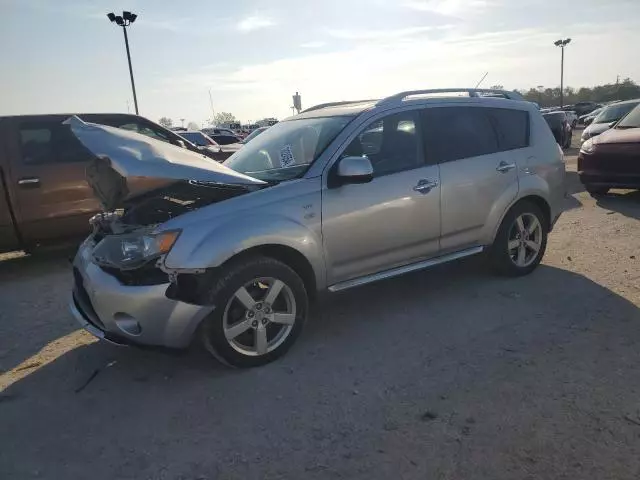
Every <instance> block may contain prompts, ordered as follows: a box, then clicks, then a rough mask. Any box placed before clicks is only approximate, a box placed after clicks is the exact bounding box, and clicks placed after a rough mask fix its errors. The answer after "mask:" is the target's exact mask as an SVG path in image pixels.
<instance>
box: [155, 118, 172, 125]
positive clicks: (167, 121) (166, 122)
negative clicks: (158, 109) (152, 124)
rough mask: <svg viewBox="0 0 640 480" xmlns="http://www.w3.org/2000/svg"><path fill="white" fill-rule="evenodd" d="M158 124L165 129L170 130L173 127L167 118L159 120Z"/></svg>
mask: <svg viewBox="0 0 640 480" xmlns="http://www.w3.org/2000/svg"><path fill="white" fill-rule="evenodd" d="M158 123H159V124H160V125H162V126H163V127H165V128H171V127H172V126H173V120H171V119H170V118H169V117H162V118H161V119H160V120H158Z"/></svg>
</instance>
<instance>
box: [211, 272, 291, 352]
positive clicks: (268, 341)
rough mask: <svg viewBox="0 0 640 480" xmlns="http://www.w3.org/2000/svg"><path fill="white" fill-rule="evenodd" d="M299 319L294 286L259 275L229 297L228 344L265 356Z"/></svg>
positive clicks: (226, 317)
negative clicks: (297, 317) (292, 288)
mask: <svg viewBox="0 0 640 480" xmlns="http://www.w3.org/2000/svg"><path fill="white" fill-rule="evenodd" d="M295 321H296V301H295V297H294V295H293V291H292V290H291V288H290V287H289V286H288V285H287V284H285V283H284V282H283V281H281V280H279V279H277V278H272V277H261V278H256V279H254V280H252V281H250V282H248V283H246V284H245V285H244V286H242V287H240V288H239V289H238V290H237V291H236V292H235V294H234V295H233V296H232V297H231V298H230V299H229V301H228V302H227V305H226V307H225V310H224V314H223V329H224V335H225V338H226V339H227V342H229V345H231V347H232V348H233V349H234V350H236V351H237V352H239V353H242V354H243V355H248V356H260V355H265V354H267V353H269V352H271V351H273V350H275V349H276V348H278V347H279V346H280V345H281V344H282V343H283V342H284V341H285V340H286V339H287V337H288V336H289V334H290V333H291V331H292V329H293V325H294V323H295Z"/></svg>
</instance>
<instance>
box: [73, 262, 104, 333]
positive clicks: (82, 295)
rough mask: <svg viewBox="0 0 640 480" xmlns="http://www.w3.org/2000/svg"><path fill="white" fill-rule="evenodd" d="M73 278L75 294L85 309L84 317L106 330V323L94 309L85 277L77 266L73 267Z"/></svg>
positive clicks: (95, 325)
mask: <svg viewBox="0 0 640 480" xmlns="http://www.w3.org/2000/svg"><path fill="white" fill-rule="evenodd" d="M73 280H74V282H73V283H74V288H73V290H74V296H75V297H76V300H77V302H78V303H79V306H80V307H81V309H82V310H84V311H83V313H84V317H85V318H86V319H87V321H88V322H89V323H91V324H92V325H93V326H94V327H98V328H99V329H100V330H104V324H103V323H102V322H101V321H100V319H99V318H98V314H97V313H96V311H95V310H94V309H93V305H92V304H91V298H89V294H88V293H87V289H86V288H85V287H84V279H83V278H82V275H81V274H80V271H79V270H78V269H77V268H76V267H73Z"/></svg>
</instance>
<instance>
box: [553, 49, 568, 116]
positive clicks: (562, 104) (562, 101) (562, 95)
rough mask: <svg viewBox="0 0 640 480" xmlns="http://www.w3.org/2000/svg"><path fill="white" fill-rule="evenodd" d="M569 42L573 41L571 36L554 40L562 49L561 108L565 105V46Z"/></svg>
mask: <svg viewBox="0 0 640 480" xmlns="http://www.w3.org/2000/svg"><path fill="white" fill-rule="evenodd" d="M569 42H571V39H570V38H566V39H564V40H562V39H561V40H556V41H555V42H553V44H554V45H555V46H556V47H560V49H561V50H562V54H561V56H560V108H562V107H563V106H564V47H566V46H567V45H569Z"/></svg>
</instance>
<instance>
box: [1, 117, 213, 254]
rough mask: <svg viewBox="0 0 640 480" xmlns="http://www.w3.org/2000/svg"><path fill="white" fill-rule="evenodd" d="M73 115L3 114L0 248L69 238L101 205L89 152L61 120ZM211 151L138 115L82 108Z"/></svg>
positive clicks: (103, 120) (105, 120)
mask: <svg viewBox="0 0 640 480" xmlns="http://www.w3.org/2000/svg"><path fill="white" fill-rule="evenodd" d="M69 116H70V115H64V114H60V115H22V116H11V117H0V252H7V251H12V250H25V251H27V252H29V251H32V250H34V249H35V248H37V247H40V246H56V245H60V244H66V243H71V242H73V241H76V240H78V239H80V238H82V237H84V236H86V235H87V233H88V232H89V230H90V228H89V223H88V220H89V218H91V217H92V216H93V215H95V214H96V213H97V212H99V211H100V210H102V208H101V206H100V204H99V202H98V200H97V199H96V198H95V197H94V195H93V191H92V190H91V188H90V187H89V185H88V184H87V181H86V177H85V167H86V165H87V164H88V162H89V161H90V160H91V159H92V158H93V156H92V155H91V153H90V152H89V151H88V150H87V149H86V148H85V147H84V146H83V145H82V144H81V143H80V142H79V141H78V139H77V138H76V137H75V136H74V135H73V133H71V131H70V129H69V127H68V126H67V125H63V124H62V122H63V121H64V120H66V119H67V118H69ZM78 116H79V117H80V118H82V119H83V120H85V121H87V122H91V123H100V124H103V125H110V126H113V127H119V128H124V129H128V130H133V131H136V132H138V133H142V134H145V135H148V136H150V137H152V138H156V139H160V140H164V141H166V142H169V143H172V144H174V145H180V146H183V147H185V148H188V149H189V150H193V151H198V152H200V153H204V154H207V152H203V150H202V149H201V148H199V147H197V146H196V145H193V144H192V143H190V142H189V141H187V140H185V139H184V138H182V137H180V136H178V135H177V134H176V133H174V132H172V131H170V130H168V129H166V128H164V127H162V126H160V125H158V124H156V123H153V122H151V121H150V120H147V119H146V118H143V117H139V116H137V115H128V114H121V113H107V114H98V113H91V114H78Z"/></svg>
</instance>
